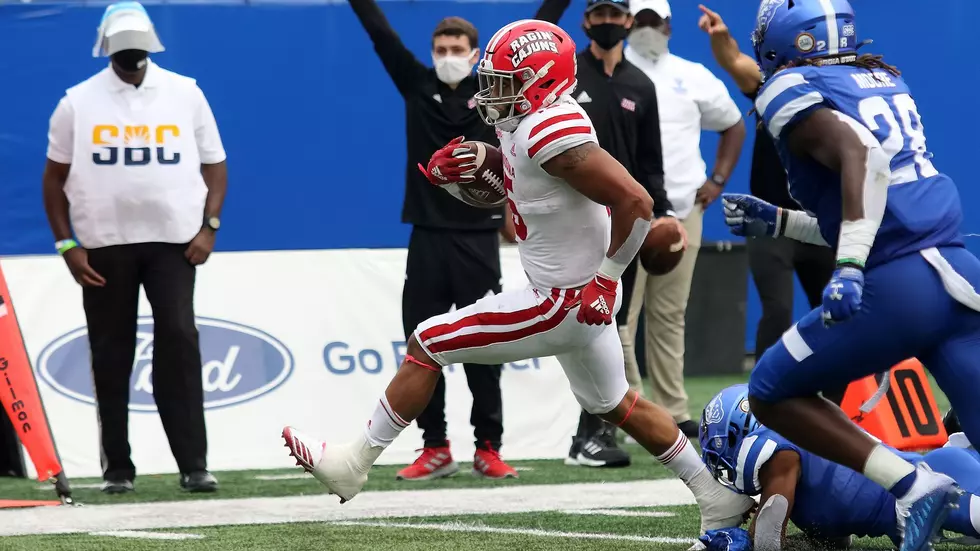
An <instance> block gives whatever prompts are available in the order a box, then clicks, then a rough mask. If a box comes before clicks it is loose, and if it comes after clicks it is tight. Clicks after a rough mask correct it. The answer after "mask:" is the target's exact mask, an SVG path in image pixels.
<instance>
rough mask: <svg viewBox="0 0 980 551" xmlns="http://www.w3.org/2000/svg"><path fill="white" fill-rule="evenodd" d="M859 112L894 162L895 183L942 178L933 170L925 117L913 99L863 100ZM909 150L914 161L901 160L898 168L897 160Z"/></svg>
mask: <svg viewBox="0 0 980 551" xmlns="http://www.w3.org/2000/svg"><path fill="white" fill-rule="evenodd" d="M858 110H859V111H860V112H861V118H862V119H863V121H864V124H865V126H867V127H868V128H869V129H870V130H871V132H873V133H874V134H875V137H876V138H877V139H878V141H879V142H881V148H882V149H883V150H884V151H885V154H887V155H888V158H889V159H890V160H891V163H890V164H891V169H892V182H891V183H893V184H904V183H907V182H914V181H916V180H920V179H922V178H929V177H930V176H936V175H937V174H939V172H938V171H936V169H935V167H933V166H932V161H931V160H930V159H931V158H932V154H931V153H929V151H928V150H927V149H926V134H925V129H924V128H923V127H922V117H920V116H919V110H918V108H916V106H915V100H913V99H912V96H910V95H908V94H896V95H894V96H891V97H890V98H888V99H885V98H884V97H882V96H872V97H870V98H865V99H863V100H861V102H860V103H859V104H858ZM879 117H880V118H881V119H883V120H884V122H885V128H882V127H881V125H879V123H878V121H879ZM882 134H884V136H882ZM906 142H907V143H908V145H907V146H906ZM906 150H908V151H911V153H912V159H899V160H898V163H899V165H896V159H895V157H896V156H898V155H899V154H900V153H902V152H903V151H906Z"/></svg>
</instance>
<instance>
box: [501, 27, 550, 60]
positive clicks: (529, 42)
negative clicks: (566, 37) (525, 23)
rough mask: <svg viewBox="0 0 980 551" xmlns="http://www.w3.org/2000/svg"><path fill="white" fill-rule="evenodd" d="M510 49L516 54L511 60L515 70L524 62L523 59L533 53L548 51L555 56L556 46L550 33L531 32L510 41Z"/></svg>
mask: <svg viewBox="0 0 980 551" xmlns="http://www.w3.org/2000/svg"><path fill="white" fill-rule="evenodd" d="M510 49H511V50H512V51H514V52H516V53H515V54H514V57H513V58H511V61H513V62H514V68H515V69H516V68H517V66H518V65H520V64H521V62H522V61H524V58H526V57H527V56H529V55H531V54H533V53H535V52H541V51H550V52H554V53H556V54H557V53H558V44H555V37H554V36H553V35H552V34H551V33H550V32H548V31H532V32H529V33H527V34H525V35H522V36H521V37H520V38H518V39H517V40H514V41H512V42H511V43H510Z"/></svg>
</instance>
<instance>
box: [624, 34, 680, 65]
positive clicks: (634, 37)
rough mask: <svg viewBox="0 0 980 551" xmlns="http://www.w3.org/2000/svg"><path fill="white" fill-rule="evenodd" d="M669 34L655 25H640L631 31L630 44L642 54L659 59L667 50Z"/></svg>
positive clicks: (648, 57)
mask: <svg viewBox="0 0 980 551" xmlns="http://www.w3.org/2000/svg"><path fill="white" fill-rule="evenodd" d="M669 39H670V37H669V36H667V35H666V34H664V33H662V32H661V31H659V30H657V29H654V28H653V27H640V28H638V29H636V30H634V31H633V32H631V33H630V36H629V44H630V46H632V47H633V49H634V50H636V53H638V54H640V55H641V56H643V57H645V58H647V59H651V60H657V59H658V58H659V57H660V56H662V55H664V54H665V53H666V52H667V41H668V40H669Z"/></svg>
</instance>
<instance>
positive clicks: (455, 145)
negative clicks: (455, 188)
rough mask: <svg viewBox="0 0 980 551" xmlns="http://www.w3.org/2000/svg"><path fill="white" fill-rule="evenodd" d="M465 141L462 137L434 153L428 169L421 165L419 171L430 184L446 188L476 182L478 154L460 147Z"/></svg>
mask: <svg viewBox="0 0 980 551" xmlns="http://www.w3.org/2000/svg"><path fill="white" fill-rule="evenodd" d="M463 140H464V138H463V136H460V137H458V138H456V139H454V140H453V141H451V142H449V143H448V144H446V145H445V146H443V147H442V149H440V150H439V151H436V152H435V153H433V154H432V158H430V159H429V166H428V168H424V167H422V163H419V165H418V166H419V170H421V171H422V174H425V177H426V178H428V179H429V182H430V183H432V184H433V185H437V186H444V185H446V184H459V183H470V182H473V181H474V180H476V154H475V153H473V152H471V151H470V148H468V147H459V144H461V143H463Z"/></svg>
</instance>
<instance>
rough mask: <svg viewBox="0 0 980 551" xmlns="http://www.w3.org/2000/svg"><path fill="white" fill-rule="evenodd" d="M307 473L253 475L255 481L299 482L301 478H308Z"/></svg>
mask: <svg viewBox="0 0 980 551" xmlns="http://www.w3.org/2000/svg"><path fill="white" fill-rule="evenodd" d="M309 476H310V475H309V474H308V473H292V474H257V475H255V480H299V479H301V478H309Z"/></svg>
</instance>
